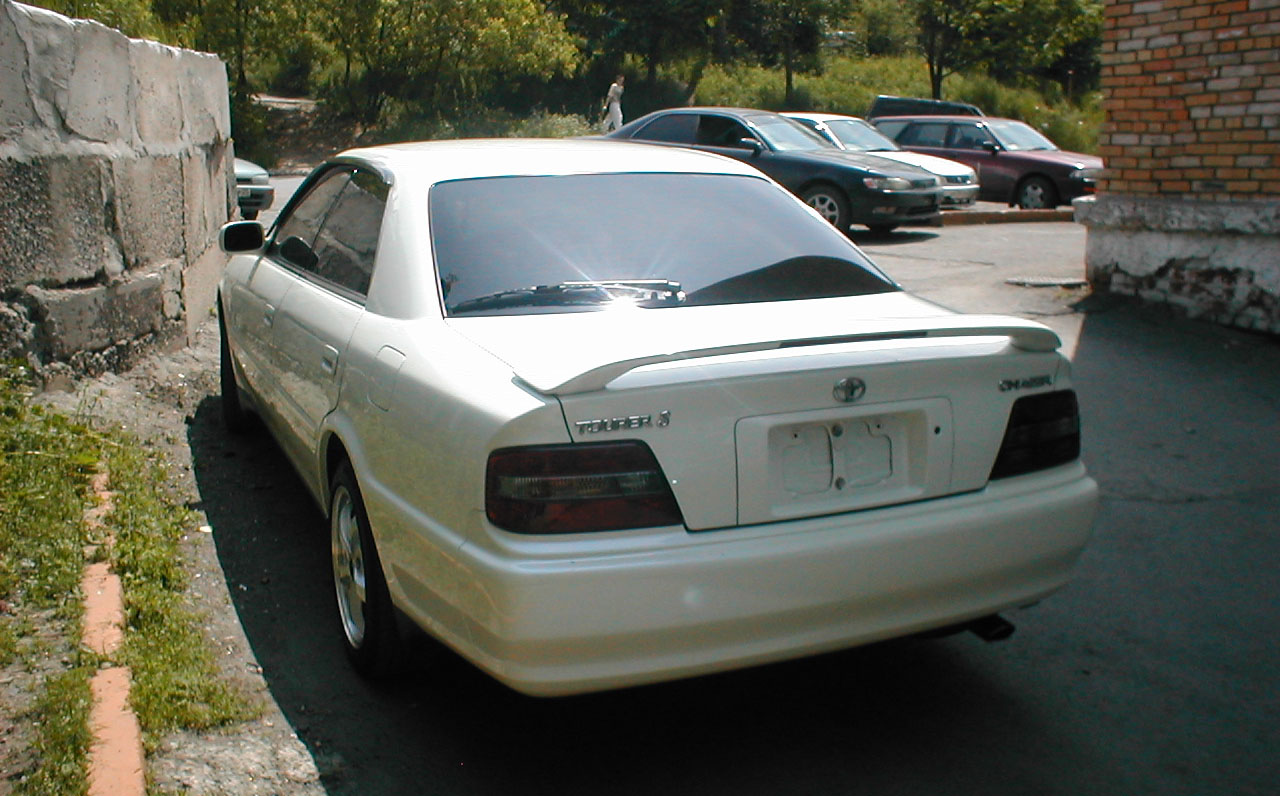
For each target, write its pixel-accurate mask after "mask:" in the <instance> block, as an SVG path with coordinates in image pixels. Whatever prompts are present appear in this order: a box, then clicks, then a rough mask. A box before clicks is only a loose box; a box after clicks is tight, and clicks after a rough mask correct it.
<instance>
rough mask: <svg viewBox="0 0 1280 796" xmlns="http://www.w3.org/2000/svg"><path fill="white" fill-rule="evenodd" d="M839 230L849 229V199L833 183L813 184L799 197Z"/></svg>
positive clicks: (845, 230)
mask: <svg viewBox="0 0 1280 796" xmlns="http://www.w3.org/2000/svg"><path fill="white" fill-rule="evenodd" d="M800 198H801V199H803V200H804V203H805V204H807V205H809V207H812V208H813V209H814V210H817V211H818V215H820V216H822V217H823V218H825V219H826V220H827V221H829V222H831V225H832V226H834V227H835V228H836V229H838V230H840V231H841V232H848V231H849V200H848V199H846V198H845V195H844V193H842V192H841V191H840V189H839V188H836V187H835V186H834V185H814V186H813V187H811V188H809V189H808V190H806V191H805V192H804V194H803V195H801V197H800Z"/></svg>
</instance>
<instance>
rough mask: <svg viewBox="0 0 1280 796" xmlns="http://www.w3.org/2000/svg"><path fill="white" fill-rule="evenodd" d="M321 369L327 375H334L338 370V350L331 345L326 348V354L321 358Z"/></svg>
mask: <svg viewBox="0 0 1280 796" xmlns="http://www.w3.org/2000/svg"><path fill="white" fill-rule="evenodd" d="M320 367H321V368H323V369H324V372H325V373H328V374H329V375H331V376H332V375H333V374H334V373H335V372H337V370H338V349H336V348H334V347H333V346H331V345H327V346H325V347H324V353H323V354H322V355H321V356H320Z"/></svg>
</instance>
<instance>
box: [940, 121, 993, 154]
mask: <svg viewBox="0 0 1280 796" xmlns="http://www.w3.org/2000/svg"><path fill="white" fill-rule="evenodd" d="M994 143H996V139H995V138H993V137H992V136H991V133H988V132H987V131H986V130H985V129H983V128H982V127H979V126H978V125H976V124H957V125H954V126H953V127H952V128H951V148H952V149H982V148H983V146H984V145H986V144H994Z"/></svg>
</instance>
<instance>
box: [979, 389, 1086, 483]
mask: <svg viewBox="0 0 1280 796" xmlns="http://www.w3.org/2000/svg"><path fill="white" fill-rule="evenodd" d="M1078 458H1080V410H1079V408H1078V406H1077V404H1076V394H1075V393H1074V392H1073V391H1071V390H1063V391H1061V392H1047V393H1041V394H1040V395H1028V396H1026V397H1023V398H1019V399H1018V400H1017V401H1015V402H1014V404H1013V410H1012V411H1011V412H1010V413H1009V427H1008V428H1007V429H1005V432H1004V442H1002V443H1001V444H1000V453H999V455H998V456H996V463H995V466H994V467H992V468H991V478H992V480H995V479H997V478H1008V477H1010V476H1014V475H1022V474H1023V473H1030V472H1034V471H1036V470H1044V469H1047V468H1049V467H1056V466H1057V465H1059V464H1066V463H1067V462H1071V461H1075V460H1076V459H1078Z"/></svg>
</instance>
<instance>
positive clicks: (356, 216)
mask: <svg viewBox="0 0 1280 796" xmlns="http://www.w3.org/2000/svg"><path fill="white" fill-rule="evenodd" d="M386 201H387V186H386V184H385V183H383V182H382V180H381V178H379V177H378V176H377V175H375V174H373V173H372V172H368V171H364V170H358V169H350V168H338V169H334V170H332V171H330V172H329V173H328V174H326V175H325V176H324V177H322V178H321V180H320V182H318V183H316V185H315V186H314V187H313V188H312V189H311V190H310V191H308V192H307V195H306V197H305V198H304V199H303V200H302V201H301V202H300V203H299V204H298V205H296V206H295V207H294V209H293V211H292V212H291V213H290V214H289V217H288V218H286V219H285V220H284V222H283V223H282V224H281V225H280V229H279V231H278V232H277V233H276V236H275V239H274V242H273V243H272V254H273V255H274V256H276V257H278V258H280V259H283V260H285V261H287V262H289V263H291V264H292V265H294V266H296V267H298V268H301V269H303V270H304V271H307V272H309V273H312V274H315V275H316V276H318V277H320V278H322V279H325V280H327V281H329V282H332V283H334V284H335V285H338V286H339V287H343V288H345V289H347V290H349V291H351V292H353V293H356V294H359V295H361V296H363V295H365V294H366V293H368V292H369V281H370V278H371V277H372V275H373V261H374V256H375V255H376V254H377V248H378V234H379V232H380V231H381V229H382V213H383V209H384V208H385V206H386Z"/></svg>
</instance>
